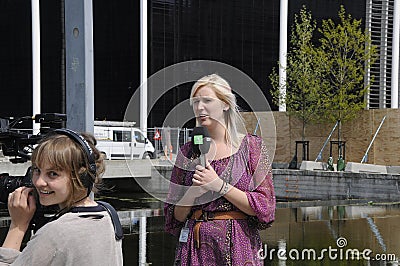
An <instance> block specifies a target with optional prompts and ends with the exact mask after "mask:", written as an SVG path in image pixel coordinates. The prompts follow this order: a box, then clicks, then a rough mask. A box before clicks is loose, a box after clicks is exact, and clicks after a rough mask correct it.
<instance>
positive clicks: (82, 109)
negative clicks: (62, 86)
mask: <svg viewBox="0 0 400 266" xmlns="http://www.w3.org/2000/svg"><path fill="white" fill-rule="evenodd" d="M93 57H94V56H93V7H92V1H91V0H65V59H66V60H65V62H66V68H65V72H66V112H67V128H70V129H72V130H76V131H87V132H93V123H94V67H93V61H94V60H93Z"/></svg>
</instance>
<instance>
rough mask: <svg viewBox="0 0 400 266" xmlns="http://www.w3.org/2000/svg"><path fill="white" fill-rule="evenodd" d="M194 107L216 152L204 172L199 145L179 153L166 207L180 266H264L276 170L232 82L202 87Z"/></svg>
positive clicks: (209, 80)
mask: <svg viewBox="0 0 400 266" xmlns="http://www.w3.org/2000/svg"><path fill="white" fill-rule="evenodd" d="M190 102H191V104H192V106H193V111H194V114H195V116H196V123H197V125H198V126H202V127H205V128H207V130H208V132H209V134H210V137H211V139H212V144H211V147H210V150H209V152H208V153H207V154H206V158H207V160H206V161H207V163H206V166H205V167H204V166H202V165H201V164H200V163H199V154H196V152H195V149H193V147H194V146H193V143H192V142H189V143H186V144H185V145H184V146H182V147H181V150H180V153H179V154H178V157H177V160H176V163H175V166H174V169H173V172H172V175H171V182H172V183H171V186H170V191H169V195H168V198H167V203H166V204H165V217H166V231H168V232H170V233H172V234H173V235H176V236H177V237H179V241H178V246H177V252H176V258H175V265H263V261H262V259H261V258H259V257H258V254H259V252H258V251H259V250H260V249H261V248H262V243H261V240H260V235H259V232H258V230H260V229H265V228H267V227H268V226H269V225H270V224H271V223H272V222H273V220H274V215H275V193H274V188H273V183H272V173H271V163H270V161H269V159H268V154H267V150H266V147H265V144H264V143H263V141H262V139H261V138H260V137H257V136H254V135H251V134H245V133H243V134H241V133H240V129H241V128H243V127H244V126H243V120H242V118H241V115H240V113H239V111H238V107H237V104H236V98H235V95H234V94H233V93H232V89H231V87H230V85H229V84H228V82H227V81H226V80H224V79H223V78H221V77H220V76H218V75H216V74H212V75H209V76H205V77H203V78H201V79H199V80H198V81H197V82H196V83H195V84H194V85H193V87H192V91H191V96H190Z"/></svg>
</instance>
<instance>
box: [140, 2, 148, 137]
mask: <svg viewBox="0 0 400 266" xmlns="http://www.w3.org/2000/svg"><path fill="white" fill-rule="evenodd" d="M147 59H148V58H147V0H140V129H141V130H142V131H143V133H144V134H145V137H147Z"/></svg>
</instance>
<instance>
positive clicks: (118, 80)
mask: <svg viewBox="0 0 400 266" xmlns="http://www.w3.org/2000/svg"><path fill="white" fill-rule="evenodd" d="M341 4H343V5H344V6H345V8H346V11H347V12H348V13H350V14H352V16H353V17H355V18H361V19H364V18H365V0H346V1H344V0H343V1H338V0H324V1H321V0H291V1H289V25H291V24H292V22H293V18H294V14H295V13H297V12H298V11H299V10H300V9H301V7H302V6H303V5H306V6H307V8H308V9H309V10H311V12H312V14H313V16H314V18H315V19H316V20H317V21H318V22H320V21H321V20H322V19H326V18H334V17H336V16H337V12H338V10H339V6H340V5H341ZM279 8H280V1H279V0H256V1H244V0H233V1H215V0H186V1H185V0H175V1H174V0H164V1H161V0H152V1H150V0H149V1H148V9H149V10H148V25H149V27H148V51H149V60H148V74H149V76H150V75H152V74H153V73H156V72H157V71H159V70H161V69H163V68H164V67H167V66H170V65H173V64H175V63H179V62H184V61H187V60H197V59H202V60H215V61H219V62H222V63H226V64H229V65H231V66H233V67H235V68H238V69H239V70H241V71H243V72H244V73H246V74H247V75H249V76H250V77H251V78H252V79H253V80H254V81H255V82H256V83H257V84H258V86H259V87H260V88H261V89H262V90H263V92H264V94H265V95H266V97H267V99H268V100H269V101H270V105H271V106H272V108H273V109H276V107H275V106H273V105H272V102H271V98H270V94H269V90H270V89H271V85H270V83H269V80H268V75H269V74H270V72H271V70H272V68H273V67H274V66H276V65H277V61H278V55H279ZM30 10H31V9H30V1H26V0H0V19H1V22H2V23H1V26H0V34H1V36H2V42H1V49H0V69H1V75H0V85H1V90H0V98H1V100H2V101H1V104H0V116H3V117H7V116H14V117H17V116H25V115H30V114H31V110H32V103H31V101H32V100H31V99H32V51H31V14H30V12H31V11H30ZM40 11H41V14H40V19H41V63H42V68H41V73H42V74H41V84H42V96H41V97H42V112H65V107H64V106H65V105H64V101H65V77H64V76H65V75H64V71H65V66H64V57H63V53H64V50H63V49H64V48H63V47H64V40H63V2H62V0H41V1H40ZM93 19H94V60H95V67H94V71H95V75H94V76H95V81H94V84H95V118H96V119H99V120H104V119H107V120H122V119H123V117H124V112H125V109H126V106H127V104H128V102H129V99H130V98H131V96H132V95H133V93H134V92H135V90H136V89H137V88H138V87H139V85H140V84H139V80H140V76H139V73H140V1H132V0H118V1H106V0H96V1H93ZM289 32H290V28H289ZM189 93H190V84H187V85H186V86H180V87H178V88H174V89H172V90H170V91H169V92H168V93H166V94H165V95H164V96H163V97H162V98H161V99H160V100H159V101H158V102H157V104H156V105H155V107H154V108H153V110H152V111H151V113H150V116H149V118H148V119H149V120H148V126H149V127H154V126H160V125H162V121H163V118H164V116H165V115H166V114H167V113H168V111H169V110H170V109H171V108H172V107H173V106H175V105H176V104H177V103H179V102H180V101H182V100H184V99H187V97H188V96H189ZM151 94H152V92H151V91H149V97H151ZM239 102H240V101H239ZM242 107H243V109H244V110H246V106H242Z"/></svg>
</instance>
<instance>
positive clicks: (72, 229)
mask: <svg viewBox="0 0 400 266" xmlns="http://www.w3.org/2000/svg"><path fill="white" fill-rule="evenodd" d="M94 144H95V139H94V138H93V136H91V135H88V134H86V135H84V136H82V135H79V134H77V133H75V132H73V131H71V130H67V129H59V130H56V131H55V133H53V134H50V135H49V136H48V137H46V138H45V139H43V141H42V142H41V143H40V144H39V145H38V146H37V147H36V149H35V150H34V152H33V154H32V168H31V169H32V183H33V185H34V187H33V188H28V187H20V188H18V189H16V190H15V191H14V192H12V193H10V195H9V197H8V209H9V213H10V216H11V225H10V228H9V231H8V234H7V236H6V239H5V241H4V243H3V246H2V247H1V248H0V265H113V266H114V265H122V264H123V261H122V240H121V237H122V235H121V234H120V232H118V234H117V233H116V231H115V230H114V226H117V225H120V224H119V220H118V221H116V220H112V218H111V217H112V216H113V215H112V213H114V214H115V211H114V210H113V208H112V207H111V206H107V208H106V207H105V206H103V205H102V204H98V203H97V202H96V201H93V200H92V199H91V198H90V197H89V194H90V192H91V191H92V189H93V188H94V187H95V186H96V184H97V183H98V181H99V177H100V175H101V174H102V173H103V172H104V162H103V160H102V157H101V156H100V153H99V151H98V150H97V149H96V148H95V146H94ZM34 194H36V195H37V197H38V200H39V201H40V204H41V205H44V206H50V205H58V207H59V209H60V211H59V212H58V213H57V215H56V216H55V217H54V218H53V219H52V221H50V222H49V223H47V224H45V225H44V226H43V227H41V228H40V229H39V230H38V231H37V232H36V234H35V235H34V236H33V237H32V238H31V240H30V241H29V242H28V243H27V246H26V247H25V248H24V249H23V250H22V252H21V251H20V249H21V244H22V241H23V237H24V235H25V233H26V231H27V230H28V227H29V224H30V221H31V219H32V217H33V215H34V213H35V210H36V201H35V197H34ZM114 218H115V217H114ZM117 235H118V237H117Z"/></svg>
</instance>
